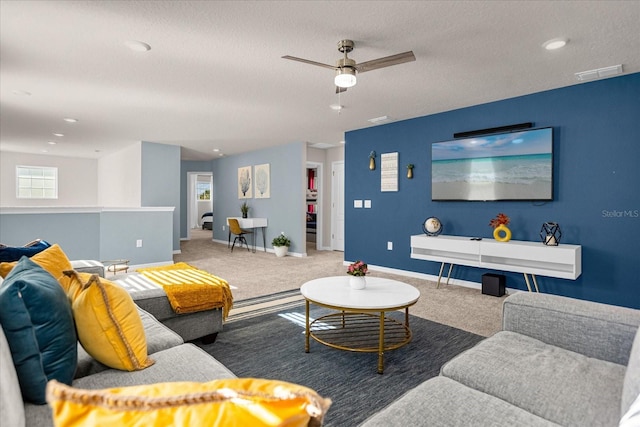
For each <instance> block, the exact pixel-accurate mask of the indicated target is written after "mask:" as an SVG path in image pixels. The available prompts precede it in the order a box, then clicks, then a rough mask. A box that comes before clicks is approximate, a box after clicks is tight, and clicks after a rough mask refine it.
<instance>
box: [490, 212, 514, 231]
mask: <svg viewBox="0 0 640 427" xmlns="http://www.w3.org/2000/svg"><path fill="white" fill-rule="evenodd" d="M509 221H511V220H510V219H509V217H508V216H506V215H505V214H503V213H499V214H498V216H496V217H495V218H494V219H492V220H491V221H490V222H489V225H490V226H491V227H493V228H497V227H498V226H499V225H509Z"/></svg>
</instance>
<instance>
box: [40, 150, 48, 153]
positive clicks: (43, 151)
mask: <svg viewBox="0 0 640 427" xmlns="http://www.w3.org/2000/svg"><path fill="white" fill-rule="evenodd" d="M40 152H41V153H48V152H49V150H40Z"/></svg>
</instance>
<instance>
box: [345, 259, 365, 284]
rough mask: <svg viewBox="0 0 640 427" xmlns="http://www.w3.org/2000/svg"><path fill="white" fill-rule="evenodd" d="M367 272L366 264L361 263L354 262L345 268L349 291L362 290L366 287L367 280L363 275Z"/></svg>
mask: <svg viewBox="0 0 640 427" xmlns="http://www.w3.org/2000/svg"><path fill="white" fill-rule="evenodd" d="M367 272H368V267H367V264H366V263H364V262H363V261H360V260H358V261H356V262H354V263H353V264H350V265H349V267H348V268H347V274H348V275H350V276H351V277H350V278H349V287H350V288H351V289H364V288H366V287H367V280H366V278H365V274H367Z"/></svg>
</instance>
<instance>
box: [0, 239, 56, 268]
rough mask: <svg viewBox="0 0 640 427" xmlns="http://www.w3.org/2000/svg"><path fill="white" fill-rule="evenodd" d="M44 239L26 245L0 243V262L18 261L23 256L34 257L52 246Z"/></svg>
mask: <svg viewBox="0 0 640 427" xmlns="http://www.w3.org/2000/svg"><path fill="white" fill-rule="evenodd" d="M50 246H51V245H50V244H49V243H48V242H45V241H44V240H39V239H38V240H34V241H32V242H29V243H27V244H26V245H24V246H7V245H2V244H0V262H13V261H18V260H19V259H20V258H22V257H23V256H26V257H32V256H34V255H35V254H37V253H40V252H42V251H44V250H45V249H47V248H48V247H50Z"/></svg>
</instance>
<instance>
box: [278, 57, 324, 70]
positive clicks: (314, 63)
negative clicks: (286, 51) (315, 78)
mask: <svg viewBox="0 0 640 427" xmlns="http://www.w3.org/2000/svg"><path fill="white" fill-rule="evenodd" d="M282 58H283V59H290V60H292V61H298V62H304V63H305V64H311V65H317V66H318V67H324V68H330V69H332V70H335V69H336V67H334V66H333V65H329V64H323V63H322V62H316V61H310V60H308V59H302V58H296V57H295V56H289V55H285V56H283V57H282Z"/></svg>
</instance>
